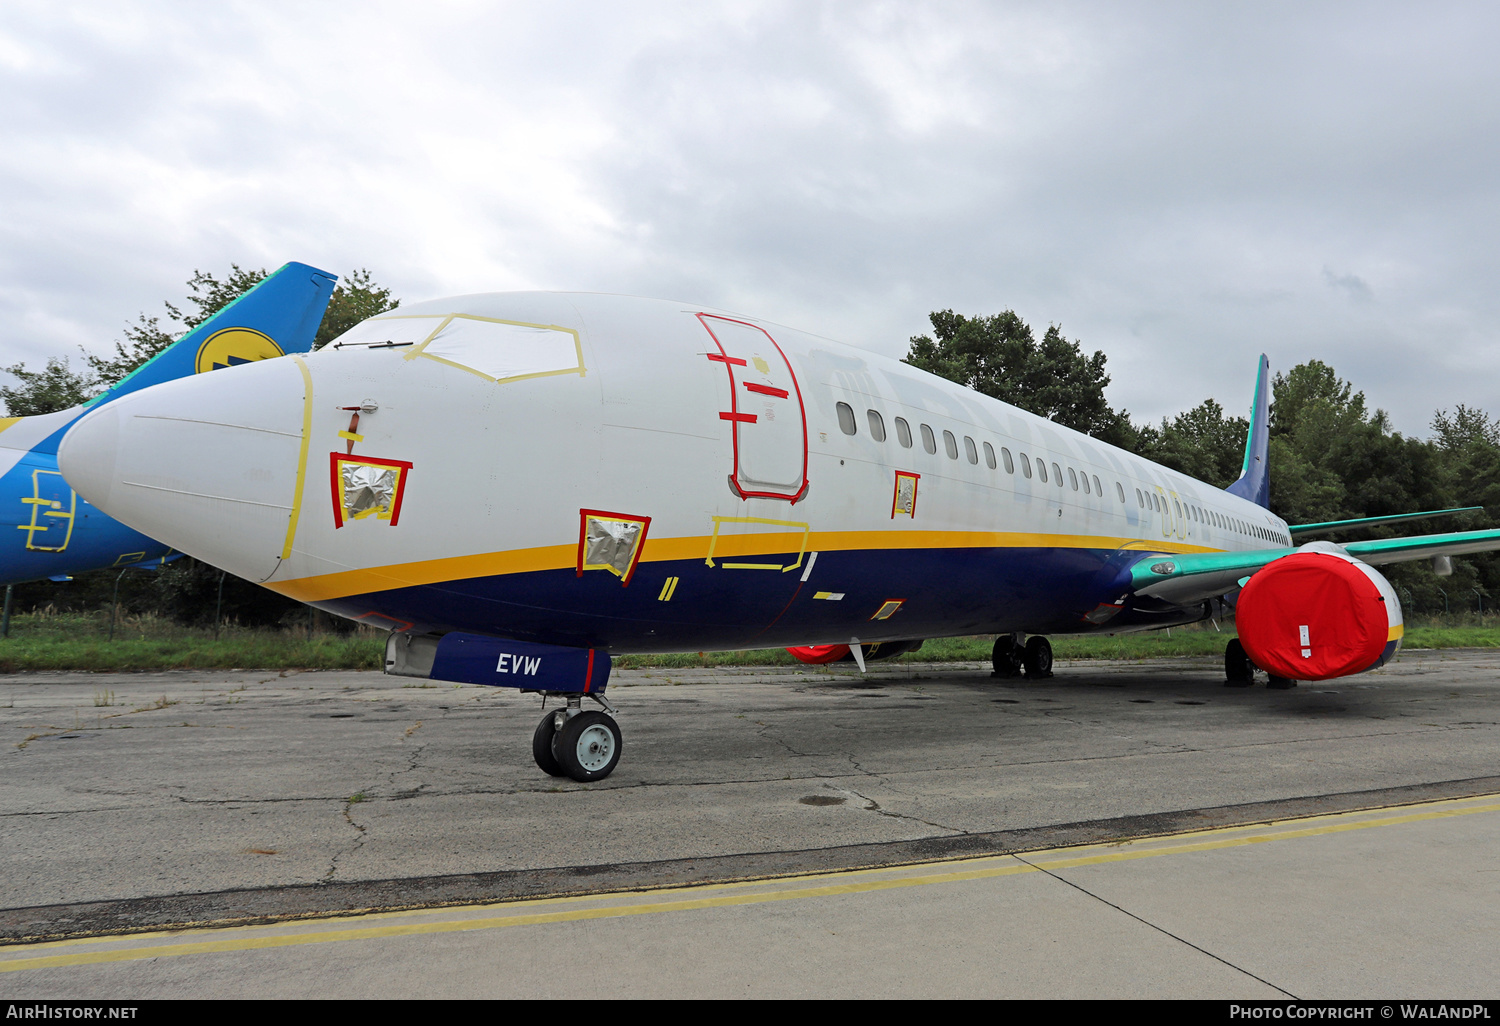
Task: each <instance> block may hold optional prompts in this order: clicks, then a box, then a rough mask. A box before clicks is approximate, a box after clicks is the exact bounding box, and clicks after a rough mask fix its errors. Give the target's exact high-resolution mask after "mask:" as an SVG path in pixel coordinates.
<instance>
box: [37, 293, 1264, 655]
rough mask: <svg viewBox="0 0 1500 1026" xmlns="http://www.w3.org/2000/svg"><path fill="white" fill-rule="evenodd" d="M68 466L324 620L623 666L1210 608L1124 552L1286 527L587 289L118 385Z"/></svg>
mask: <svg viewBox="0 0 1500 1026" xmlns="http://www.w3.org/2000/svg"><path fill="white" fill-rule="evenodd" d="M840 404H842V407H843V408H842V409H841V406H840ZM111 411H113V412H111ZM851 429H852V433H851ZM70 453H71V455H70ZM63 463H64V468H65V469H66V470H67V472H68V474H69V479H70V480H71V481H72V482H73V484H74V485H75V486H76V487H78V488H79V489H80V491H81V492H82V493H83V494H86V495H88V496H89V497H90V498H92V499H93V500H94V501H95V502H96V503H98V504H99V505H100V506H101V508H104V509H106V510H108V511H109V512H110V513H111V514H112V515H114V516H116V517H118V518H119V519H120V520H122V521H124V522H125V523H127V524H130V525H131V526H132V527H135V528H137V529H139V530H141V531H143V532H145V533H147V534H149V535H151V536H154V537H158V538H161V539H162V540H163V541H165V542H167V543H169V544H172V545H173V546H174V547H175V548H178V549H180V550H182V551H185V552H187V553H189V554H191V555H194V556H197V557H198V558H201V559H204V560H206V561H208V562H211V563H214V564H216V565H218V566H221V567H224V568H226V569H228V570H230V571H231V572H233V573H235V574H238V575H240V576H243V577H246V578H248V579H250V580H255V581H261V582H263V583H264V584H265V585H266V586H267V587H269V588H273V589H275V590H277V591H279V592H282V593H283V594H286V595H288V596H291V597H293V598H296V599H299V600H302V601H305V602H309V603H311V604H313V605H316V606H318V607H320V608H323V609H326V610H329V611H331V612H334V613H337V614H340V615H343V616H347V617H350V618H352V619H356V620H360V621H362V622H365V623H369V624H372V625H377V626H381V627H384V628H387V629H392V630H398V631H405V632H412V633H444V632H449V631H460V632H470V633H478V634H489V635H498V636H503V637H509V638H515V639H519V640H524V641H534V642H540V643H544V644H553V645H568V646H578V647H596V648H602V649H607V650H608V651H611V652H615V653H624V652H647V651H672V650H679V651H680V650H703V649H710V648H712V649H720V648H758V647H776V646H786V645H806V644H820V643H847V642H849V641H850V640H851V639H853V638H857V639H859V640H860V641H862V642H875V641H882V640H897V639H906V638H921V637H933V636H941V635H958V634H972V633H987V632H991V633H1006V632H1018V631H1019V632H1027V633H1034V634H1047V633H1053V634H1058V633H1075V632H1084V631H1098V630H1102V631H1120V630H1130V629H1143V628H1148V627H1157V626H1162V625H1166V624H1172V623H1182V622H1187V621H1190V620H1195V619H1199V618H1201V617H1202V616H1204V615H1205V610H1204V607H1203V605H1202V604H1201V603H1195V604H1192V605H1189V606H1188V607H1186V608H1182V607H1177V606H1172V605H1170V604H1167V603H1162V602H1155V603H1153V602H1152V601H1151V600H1149V599H1144V598H1141V599H1130V598H1128V597H1127V592H1128V590H1129V583H1130V577H1129V573H1128V567H1129V566H1130V565H1131V564H1134V563H1136V562H1138V561H1139V560H1140V558H1141V556H1142V555H1143V554H1163V555H1169V554H1174V553H1188V552H1204V551H1233V550H1239V549H1263V548H1279V547H1284V546H1287V545H1289V544H1290V539H1289V538H1288V537H1287V535H1286V532H1285V524H1284V523H1283V522H1282V521H1281V520H1279V519H1278V518H1276V517H1274V516H1272V515H1271V514H1269V513H1268V512H1267V511H1266V510H1265V509H1263V508H1261V507H1260V506H1257V505H1255V504H1254V503H1251V502H1248V501H1246V500H1244V499H1241V498H1239V497H1236V496H1234V495H1230V494H1228V493H1226V492H1224V491H1222V490H1220V489H1218V488H1214V487H1212V486H1209V485H1207V484H1204V483H1202V482H1199V481H1195V480H1193V479H1191V478H1188V477H1186V476H1184V475H1181V474H1178V473H1176V472H1174V471H1171V470H1168V469H1166V468H1163V467H1160V466H1158V465H1155V464H1153V463H1150V462H1149V461H1146V460H1144V459H1141V458H1139V457H1137V456H1135V455H1133V454H1130V453H1127V452H1125V451H1123V450H1120V449H1117V448H1115V447H1113V446H1109V445H1106V444H1104V443H1102V442H1099V441H1097V440H1095V439H1092V438H1089V437H1087V436H1084V435H1081V434H1079V433H1077V432H1074V431H1071V430H1069V429H1067V428H1064V427H1061V426H1059V425H1057V424H1054V423H1052V422H1049V421H1047V420H1045V419H1043V418H1040V417H1036V416H1033V415H1031V414H1028V413H1025V412H1023V411H1021V410H1019V409H1016V408H1015V407H1012V406H1009V405H1007V404H1005V403H1001V402H998V401H996V400H992V399H989V398H987V397H985V396H982V395H980V394H978V393H975V392H973V391H971V390H969V389H965V388H962V387H960V386H958V385H956V384H953V383H951V382H948V381H944V380H942V379H939V378H936V377H933V376H932V375H929V374H926V373H924V372H921V371H918V370H916V369H914V368H912V367H909V366H907V365H905V364H903V363H900V362H898V361H894V360H890V359H887V358H884V357H880V356H877V355H874V354H872V353H868V352H865V351H863V350H859V349H856V348H854V347H851V346H847V345H843V344H841V343H838V342H833V341H830V340H828V339H824V338H819V337H817V336H813V335H809V334H807V333H804V332H799V331H796V330H793V329H789V328H784V327H780V326H778V325H773V324H769V323H767V322H762V321H754V320H750V319H747V318H743V317H739V316H737V315H733V314H725V313H720V312H717V311H709V310H704V309H702V308H697V307H692V306H686V305H683V304H679V303H671V302H663V301H654V300H643V299H633V298H627V297H618V296H603V295H569V294H558V293H517V294H495V295H476V296H464V297H457V298H452V299H443V300H436V301H433V302H429V303H423V304H419V305H416V306H411V307H402V308H401V309H400V310H399V311H398V312H397V313H396V314H393V315H385V316H382V317H379V318H376V319H373V320H371V321H366V322H364V324H362V325H360V326H358V327H356V328H355V329H353V330H352V331H351V332H350V333H348V334H347V335H345V336H344V337H343V338H342V339H340V340H338V342H337V343H336V344H333V345H329V346H326V347H324V348H323V349H322V350H320V351H319V352H317V353H314V354H311V355H310V356H308V357H306V358H300V357H299V358H293V359H286V360H275V361H266V362H264V363H260V364H252V365H247V366H242V367H236V368H232V369H230V370H227V371H224V372H221V373H216V374H213V375H202V376H200V377H198V378H192V379H183V380H180V381H175V382H169V383H166V384H163V385H160V386H157V387H154V388H151V389H148V390H145V391H143V392H141V393H137V394H135V395H130V396H125V397H123V398H122V399H119V400H117V401H116V402H114V403H112V404H110V406H109V407H107V408H106V409H104V410H101V411H99V412H98V413H96V414H92V415H90V417H89V418H88V419H86V420H85V421H83V422H81V423H80V425H79V426H78V427H77V428H76V429H75V430H74V432H73V433H72V434H70V435H69V436H68V439H67V440H66V441H65V443H64V451H63Z"/></svg>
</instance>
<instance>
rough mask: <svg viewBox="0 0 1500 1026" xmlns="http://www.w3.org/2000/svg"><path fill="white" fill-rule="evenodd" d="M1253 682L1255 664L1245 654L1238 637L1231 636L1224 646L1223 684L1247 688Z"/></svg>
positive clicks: (1229, 686) (1230, 686) (1228, 686)
mask: <svg viewBox="0 0 1500 1026" xmlns="http://www.w3.org/2000/svg"><path fill="white" fill-rule="evenodd" d="M1254 683H1255V665H1254V664H1253V663H1251V662H1250V657H1249V656H1247V655H1246V654H1245V646H1244V645H1241V644H1240V639H1239V638H1231V639H1230V641H1229V644H1228V645H1227V646H1225V648H1224V686H1225V687H1226V688H1248V687H1249V686H1250V685H1251V684H1254Z"/></svg>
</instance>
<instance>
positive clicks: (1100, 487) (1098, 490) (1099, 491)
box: [1094, 474, 1124, 502]
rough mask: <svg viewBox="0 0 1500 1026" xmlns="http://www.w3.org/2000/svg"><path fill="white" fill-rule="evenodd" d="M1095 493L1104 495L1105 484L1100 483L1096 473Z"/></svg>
mask: <svg viewBox="0 0 1500 1026" xmlns="http://www.w3.org/2000/svg"><path fill="white" fill-rule="evenodd" d="M1094 494H1095V495H1098V496H1100V497H1101V498H1102V497H1103V496H1104V486H1103V485H1102V484H1100V483H1099V475H1098V474H1095V475H1094ZM1121 501H1122V502H1123V501H1124V499H1123V498H1122V499H1121Z"/></svg>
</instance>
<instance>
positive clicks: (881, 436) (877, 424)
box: [865, 410, 885, 442]
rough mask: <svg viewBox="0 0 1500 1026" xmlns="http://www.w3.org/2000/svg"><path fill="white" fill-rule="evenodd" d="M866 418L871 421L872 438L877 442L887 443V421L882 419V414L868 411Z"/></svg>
mask: <svg viewBox="0 0 1500 1026" xmlns="http://www.w3.org/2000/svg"><path fill="white" fill-rule="evenodd" d="M865 416H867V417H868V418H869V420H870V437H871V438H873V439H875V441H877V442H883V441H885V421H884V420H882V419H881V417H880V414H878V413H876V412H875V411H874V410H866V411H865Z"/></svg>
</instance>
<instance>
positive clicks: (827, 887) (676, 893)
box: [0, 794, 1500, 973]
mask: <svg viewBox="0 0 1500 1026" xmlns="http://www.w3.org/2000/svg"><path fill="white" fill-rule="evenodd" d="M1497 798H1500V795H1497V794H1487V795H1474V796H1471V797H1469V798H1460V799H1442V800H1439V801H1434V802H1423V803H1419V804H1415V805H1406V806H1396V807H1392V808H1388V809H1363V810H1359V811H1355V812H1343V813H1333V814H1329V815H1325V816H1313V817H1306V818H1301V819H1293V820H1281V821H1277V822H1272V823H1264V824H1258V825H1254V826H1228V827H1215V828H1212V829H1208V830H1194V831H1186V832H1183V833H1179V834H1167V835H1162V836H1158V837H1152V838H1143V839H1137V840H1130V841H1120V842H1103V843H1096V844H1087V845H1076V846H1072V847H1067V848H1054V849H1050V850H1046V851H1033V852H1025V853H1021V854H1019V855H999V856H984V857H981V858H977V859H968V860H958V861H955V860H948V861H944V862H935V863H928V864H925V865H916V866H910V865H908V866H897V867H887V868H877V869H864V870H851V871H845V872H840V873H819V874H811V875H807V876H797V877H784V878H780V879H775V880H750V881H741V882H731V883H728V884H700V885H695V886H692V887H683V888H663V889H657V890H648V891H639V892H634V893H633V894H632V895H631V896H632V897H635V898H638V899H652V898H656V899H658V900H639V901H635V902H627V903H618V902H617V903H615V904H611V905H604V906H599V907H588V908H577V907H574V908H561V909H557V907H558V906H560V905H574V906H576V905H579V904H581V903H585V902H590V901H600V900H607V898H609V897H619V896H618V895H610V896H603V895H593V896H590V895H574V896H569V897H563V898H538V899H532V900H529V901H521V902H505V903H496V904H487V905H468V906H461V907H456V908H445V909H441V910H432V911H430V912H424V911H422V910H416V911H412V910H406V911H398V912H374V913H368V914H365V915H360V916H353V917H347V918H341V919H340V920H339V922H342V923H348V922H362V921H363V922H373V923H380V921H381V920H390V919H394V918H407V919H409V918H411V917H413V916H419V915H440V916H442V917H443V918H441V919H432V920H428V921H425V922H406V923H390V922H386V923H383V924H381V925H371V926H356V927H347V926H345V927H320V926H316V925H312V926H310V924H309V922H308V921H306V920H304V921H301V922H298V923H291V924H281V925H278V926H264V925H262V926H242V927H230V928H226V929H217V930H192V931H161V932H156V933H148V934H124V935H116V936H112V937H86V938H75V939H72V940H65V941H47V942H42V943H38V944H27V945H17V946H16V947H13V948H6V949H0V973H7V972H20V971H23V970H27V969H50V968H58V967H65V966H80V965H96V964H100V963H105V962H130V961H140V960H144V959H151V958H168V957H174V956H179V955H202V954H217V953H225V952H235V951H257V950H263V949H268V948H285V947H298V946H302V945H308V944H334V943H341V942H345V941H359V940H378V939H384V938H391V937H417V936H423V935H428V934H441V933H466V932H471V931H475V930H495V929H502V928H505V927H513V926H539V925H544V924H548V923H569V922H579V921H583V920H590V919H621V918H625V917H627V916H641V915H656V914H660V913H665V912H689V911H696V910H699V909H711V908H731V907H735V906H743V905H760V904H767V903H770V902H775V901H790V900H794V899H799V898H822V897H833V896H839V895H850V894H868V893H873V892H878V891H890V890H898V889H903V888H909V887H925V886H928V885H931V884H947V883H964V882H969V881H974V880H989V879H995V878H999V877H1005V876H1018V875H1021V874H1027V873H1039V872H1046V871H1052V870H1062V869H1074V868H1078V867H1080V866H1096V865H1106V864H1110V863H1116V862H1128V861H1136V860H1140V859H1147V858H1155V857H1157V856H1162V855H1184V854H1190V853H1195V852H1208V851H1220V850H1224V849H1228V848H1238V847H1245V846H1248V845H1253V844H1267V843H1270V842H1272V841H1287V840H1296V839H1299V838H1308V837H1319V836H1329V835H1333V834H1340V833H1347V832H1350V831H1355V830H1370V829H1374V828H1376V827H1388V826H1399V825H1403V824H1409V823H1420V822H1427V821H1434V820H1442V819H1452V818H1456V817H1459V816H1472V815H1475V814H1477V813H1483V812H1500V802H1497V801H1495V799H1497ZM1397 808H1399V809H1400V810H1401V811H1400V812H1399V813H1398V814H1396V815H1378V813H1381V812H1386V811H1394V810H1395V809H1397ZM995 863H1002V864H999V865H996V864H995ZM949 867H953V868H949ZM958 867H966V868H958ZM914 870H919V872H916V873H913V871H914ZM920 870H926V871H925V872H920ZM934 870H936V872H934ZM903 873H905V874H912V875H898V874H903ZM767 887H769V888H772V889H769V890H759V889H756V888H767ZM725 891H730V892H731V893H724V892H725ZM669 896H670V897H669ZM498 908H504V909H507V910H514V911H509V912H507V914H504V915H490V916H479V917H476V918H459V916H462V915H464V914H470V915H472V914H473V913H476V912H480V911H485V910H492V909H498ZM527 908H530V909H548V908H551V909H557V910H556V911H534V912H522V911H520V910H521V909H527ZM322 922H327V920H323V921H322ZM268 930H279V931H282V932H278V933H267V932H266V931H268ZM209 936H212V937H217V938H219V939H215V940H197V939H194V938H202V937H209ZM151 940H168V941H169V943H164V944H141V943H140V942H142V941H151ZM111 943H112V944H125V945H135V946H126V947H116V948H110V949H107V950H95V951H73V952H70V953H66V954H55V955H30V956H28V955H27V953H28V952H33V951H42V950H48V949H51V950H56V949H58V948H77V947H80V946H89V945H100V944H111Z"/></svg>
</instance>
